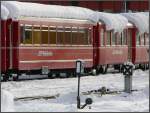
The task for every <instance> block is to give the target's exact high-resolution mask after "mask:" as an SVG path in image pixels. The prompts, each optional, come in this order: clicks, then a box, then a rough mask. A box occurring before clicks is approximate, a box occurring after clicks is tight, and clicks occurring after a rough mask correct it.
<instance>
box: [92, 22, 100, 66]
mask: <svg viewBox="0 0 150 113" xmlns="http://www.w3.org/2000/svg"><path fill="white" fill-rule="evenodd" d="M98 43H99V24H97V25H96V26H93V64H94V67H95V68H96V67H97V65H98V62H99V61H98V60H99V58H98V57H99V56H98V55H99V52H98V46H99V45H98Z"/></svg>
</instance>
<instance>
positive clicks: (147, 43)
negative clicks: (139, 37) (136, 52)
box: [145, 33, 149, 45]
mask: <svg viewBox="0 0 150 113" xmlns="http://www.w3.org/2000/svg"><path fill="white" fill-rule="evenodd" d="M145 44H146V45H149V34H148V33H145Z"/></svg>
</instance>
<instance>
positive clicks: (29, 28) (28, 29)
mask: <svg viewBox="0 0 150 113" xmlns="http://www.w3.org/2000/svg"><path fill="white" fill-rule="evenodd" d="M23 44H32V26H25V37H24V39H23Z"/></svg>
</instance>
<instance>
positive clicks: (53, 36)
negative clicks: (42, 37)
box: [49, 26, 57, 44]
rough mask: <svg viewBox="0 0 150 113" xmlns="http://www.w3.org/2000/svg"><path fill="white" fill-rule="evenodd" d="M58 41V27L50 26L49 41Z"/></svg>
mask: <svg viewBox="0 0 150 113" xmlns="http://www.w3.org/2000/svg"><path fill="white" fill-rule="evenodd" d="M56 41H57V28H56V27H52V26H50V27H49V43H50V44H56Z"/></svg>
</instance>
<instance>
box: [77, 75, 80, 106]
mask: <svg viewBox="0 0 150 113" xmlns="http://www.w3.org/2000/svg"><path fill="white" fill-rule="evenodd" d="M77 108H79V109H80V74H78V96H77Z"/></svg>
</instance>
